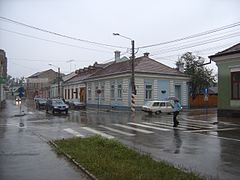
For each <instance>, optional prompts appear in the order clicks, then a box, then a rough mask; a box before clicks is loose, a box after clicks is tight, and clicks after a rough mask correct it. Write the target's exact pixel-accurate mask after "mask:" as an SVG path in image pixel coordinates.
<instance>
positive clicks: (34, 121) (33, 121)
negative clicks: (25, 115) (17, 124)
mask: <svg viewBox="0 0 240 180" xmlns="http://www.w3.org/2000/svg"><path fill="white" fill-rule="evenodd" d="M26 122H30V123H39V122H50V121H49V120H48V119H45V120H44V119H43V120H30V121H28V120H27V121H26Z"/></svg>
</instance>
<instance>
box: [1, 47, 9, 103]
mask: <svg viewBox="0 0 240 180" xmlns="http://www.w3.org/2000/svg"><path fill="white" fill-rule="evenodd" d="M6 78H7V57H6V53H5V51H4V50H2V49H0V107H1V105H2V103H4V101H5V99H6V94H5V90H4V87H5V83H6V82H5V80H6Z"/></svg>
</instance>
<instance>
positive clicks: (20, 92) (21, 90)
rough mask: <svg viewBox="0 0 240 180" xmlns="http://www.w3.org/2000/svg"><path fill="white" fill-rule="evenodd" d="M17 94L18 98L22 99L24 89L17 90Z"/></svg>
mask: <svg viewBox="0 0 240 180" xmlns="http://www.w3.org/2000/svg"><path fill="white" fill-rule="evenodd" d="M18 93H19V94H18V96H19V97H20V98H22V97H23V96H24V88H23V87H20V88H18Z"/></svg>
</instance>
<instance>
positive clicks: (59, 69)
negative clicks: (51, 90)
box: [58, 67, 61, 98]
mask: <svg viewBox="0 0 240 180" xmlns="http://www.w3.org/2000/svg"><path fill="white" fill-rule="evenodd" d="M58 97H59V98H60V97H61V95H60V67H58Z"/></svg>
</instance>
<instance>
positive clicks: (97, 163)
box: [55, 136, 203, 180]
mask: <svg viewBox="0 0 240 180" xmlns="http://www.w3.org/2000/svg"><path fill="white" fill-rule="evenodd" d="M55 143H56V144H57V145H58V146H59V148H60V149H58V150H59V151H60V152H61V151H63V152H65V153H67V154H69V155H70V156H71V157H72V158H74V159H75V160H76V161H77V162H78V163H79V164H81V165H82V166H83V167H84V168H86V169H87V170H88V171H89V172H90V173H92V174H93V175H95V176H96V177H97V178H98V179H99V180H101V179H103V180H108V179H131V180H134V179H146V180H151V179H167V180H169V179H171V180H174V179H176V180H179V179H182V180H186V179H194V180H195V179H203V178H202V177H199V176H197V175H195V174H194V173H192V172H190V173H188V172H184V171H183V170H180V169H177V168H175V167H174V166H172V165H169V164H167V163H165V162H159V161H155V160H153V159H152V158H151V157H150V156H149V155H145V154H141V153H139V152H136V151H134V150H132V149H130V148H128V147H127V146H125V145H123V144H121V143H120V142H118V141H116V140H109V139H105V138H102V137H100V136H92V137H89V138H72V139H65V140H56V141H55Z"/></svg>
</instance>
